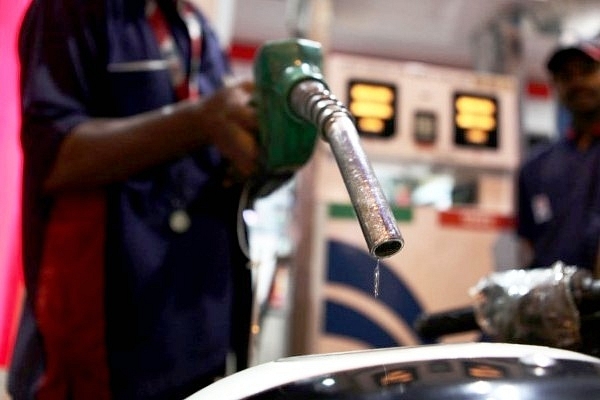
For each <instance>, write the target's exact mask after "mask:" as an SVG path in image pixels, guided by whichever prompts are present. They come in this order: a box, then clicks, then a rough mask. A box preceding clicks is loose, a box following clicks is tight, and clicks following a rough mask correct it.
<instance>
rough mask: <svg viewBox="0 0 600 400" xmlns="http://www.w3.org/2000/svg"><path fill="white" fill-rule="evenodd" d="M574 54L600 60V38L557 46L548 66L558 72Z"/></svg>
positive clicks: (550, 69)
mask: <svg viewBox="0 0 600 400" xmlns="http://www.w3.org/2000/svg"><path fill="white" fill-rule="evenodd" d="M574 55H584V56H586V57H589V58H590V59H592V60H593V61H596V62H600V39H598V38H596V39H590V40H581V41H578V42H575V43H570V44H567V45H563V46H560V47H558V48H556V49H555V50H554V51H553V52H552V55H551V56H550V58H549V59H548V62H547V63H546V67H547V68H548V70H549V71H550V72H552V73H554V72H557V71H559V70H560V69H561V67H562V66H563V65H564V63H565V61H567V60H569V59H570V58H571V57H573V56H574Z"/></svg>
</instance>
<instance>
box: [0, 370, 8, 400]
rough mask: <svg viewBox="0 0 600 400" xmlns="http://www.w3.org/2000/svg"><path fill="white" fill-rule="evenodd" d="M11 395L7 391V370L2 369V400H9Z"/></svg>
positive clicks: (0, 377)
mask: <svg viewBox="0 0 600 400" xmlns="http://www.w3.org/2000/svg"><path fill="white" fill-rule="evenodd" d="M9 399H10V397H9V396H8V393H6V371H4V370H0V400H9Z"/></svg>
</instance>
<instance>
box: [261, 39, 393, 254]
mask: <svg viewBox="0 0 600 400" xmlns="http://www.w3.org/2000/svg"><path fill="white" fill-rule="evenodd" d="M321 63H322V54H321V46H320V44H319V43H317V42H314V41H311V40H306V39H289V40H281V41H272V42H267V43H266V44H265V45H263V46H262V47H261V48H260V49H259V51H258V55H257V57H256V61H255V65H254V76H255V81H256V91H255V97H254V101H255V104H256V107H257V110H258V115H259V123H260V137H259V141H260V144H261V148H262V151H263V160H264V165H263V167H264V174H265V175H266V176H268V177H270V179H271V182H273V181H274V182H275V184H277V181H281V180H285V179H287V178H288V177H289V176H290V175H291V174H293V173H294V172H295V171H297V170H298V169H299V168H300V167H302V166H303V165H304V164H305V163H306V162H307V161H308V160H309V158H310V157H311V155H312V153H313V150H314V147H315V141H316V138H317V137H318V136H319V137H321V138H322V139H324V140H325V141H326V142H327V143H328V144H329V145H330V148H331V151H332V153H333V154H334V156H335V160H336V162H337V165H338V168H339V170H340V173H341V175H342V179H343V181H344V184H345V186H346V189H347V191H348V194H349V196H350V199H351V201H352V205H353V207H354V210H355V212H356V215H357V217H358V221H359V224H360V227H361V230H362V233H363V235H364V238H365V240H366V242H367V246H368V248H369V253H370V254H371V255H372V256H374V257H377V258H386V257H389V256H392V255H394V254H396V253H397V252H398V251H399V250H400V249H401V248H402V246H403V244H404V242H403V238H402V236H401V234H400V231H399V229H398V227H397V225H396V221H395V219H394V216H393V215H392V212H391V210H390V207H389V205H388V203H387V201H386V198H385V196H384V194H383V191H382V189H381V187H380V185H379V182H378V180H377V178H376V177H375V174H374V173H373V170H372V168H371V165H370V163H369V160H368V159H367V157H366V155H365V152H364V151H363V149H362V147H361V145H360V143H359V139H358V132H357V129H356V127H355V125H354V121H353V119H352V116H351V115H350V113H349V112H348V110H347V109H346V107H344V105H343V104H342V103H341V102H340V101H339V100H337V98H336V97H335V96H334V95H333V94H332V93H331V92H330V90H329V88H328V86H327V84H326V83H325V80H324V78H323V74H322V72H321V70H322V69H321ZM269 190H270V189H269V183H268V182H267V183H266V185H264V186H263V188H262V189H260V188H259V189H258V194H259V195H260V194H261V193H265V192H268V191H269Z"/></svg>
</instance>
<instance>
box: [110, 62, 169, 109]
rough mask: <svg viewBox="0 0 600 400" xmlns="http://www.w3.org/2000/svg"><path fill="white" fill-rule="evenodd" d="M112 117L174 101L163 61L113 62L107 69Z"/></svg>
mask: <svg viewBox="0 0 600 400" xmlns="http://www.w3.org/2000/svg"><path fill="white" fill-rule="evenodd" d="M107 72H108V82H109V86H110V91H111V101H112V102H113V104H112V106H113V107H114V113H115V116H128V115H133V114H138V113H141V112H145V111H149V110H153V109H156V108H159V107H162V106H164V105H167V104H171V103H173V102H174V101H175V93H174V90H173V86H172V84H171V79H170V74H169V69H168V64H167V62H166V61H164V60H160V59H156V60H139V61H126V62H114V63H110V64H108V66H107Z"/></svg>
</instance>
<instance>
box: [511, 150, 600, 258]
mask: <svg viewBox="0 0 600 400" xmlns="http://www.w3.org/2000/svg"><path fill="white" fill-rule="evenodd" d="M599 168H600V142H599V141H598V140H596V141H595V142H594V143H593V145H592V146H591V147H590V148H589V149H587V150H586V151H583V152H582V151H580V150H578V149H577V148H576V146H575V143H574V142H573V141H572V140H571V139H569V138H562V139H559V141H558V142H556V143H554V144H551V145H547V146H545V147H544V148H542V149H539V150H537V151H536V152H535V153H533V154H532V155H531V156H530V157H529V159H528V160H527V161H526V162H525V163H524V164H523V166H522V168H521V170H520V171H519V177H518V214H519V215H518V225H517V231H518V234H519V235H520V236H521V237H523V238H526V239H528V240H529V241H530V242H531V243H532V244H533V250H534V260H533V262H532V263H531V266H532V267H547V266H550V265H551V264H553V263H554V262H556V261H563V262H564V263H566V264H569V265H577V266H579V267H581V268H587V269H592V268H593V267H594V264H595V262H596V255H597V249H598V240H599V238H600V197H599V195H600V191H599V190H598V188H599V185H600V171H599Z"/></svg>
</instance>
